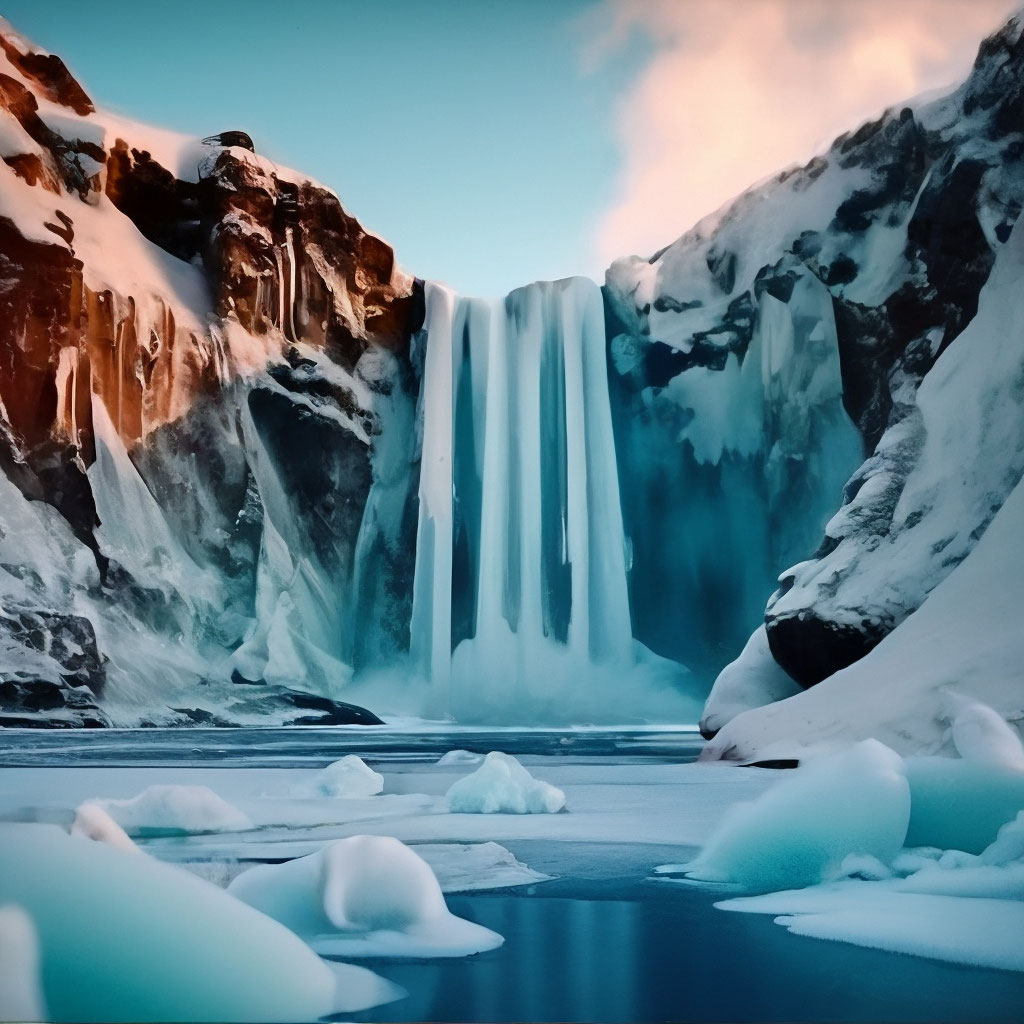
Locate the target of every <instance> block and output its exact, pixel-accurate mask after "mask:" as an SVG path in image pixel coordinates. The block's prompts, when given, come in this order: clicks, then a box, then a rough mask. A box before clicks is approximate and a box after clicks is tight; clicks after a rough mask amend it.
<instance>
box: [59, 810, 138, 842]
mask: <svg viewBox="0 0 1024 1024" xmlns="http://www.w3.org/2000/svg"><path fill="white" fill-rule="evenodd" d="M71 834H72V835H73V836H82V837H84V838H85V839H93V840H95V841H96V842H98V843H107V844H108V845H110V846H114V847H117V849H119V850H127V851H128V852H131V853H140V852H141V851H140V850H139V848H138V847H137V846H136V845H135V843H133V842H132V840H131V837H130V836H129V835H128V833H127V832H125V830H124V829H123V828H121V826H120V825H118V823H117V822H116V821H114V819H113V818H112V817H111V816H110V815H109V814H108V813H107V812H106V811H105V810H104V809H103V807H101V806H100V805H99V804H96V803H85V804H82V806H81V807H79V808H78V810H77V811H75V820H74V821H73V822H72V823H71Z"/></svg>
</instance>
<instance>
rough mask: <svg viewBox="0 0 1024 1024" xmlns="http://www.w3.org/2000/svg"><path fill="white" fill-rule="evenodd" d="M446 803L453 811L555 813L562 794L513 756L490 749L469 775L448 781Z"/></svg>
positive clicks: (559, 807) (562, 804)
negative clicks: (453, 781)
mask: <svg viewBox="0 0 1024 1024" xmlns="http://www.w3.org/2000/svg"><path fill="white" fill-rule="evenodd" d="M447 797H448V806H449V807H450V808H451V810H452V812H453V813H456V814H556V813H557V812H558V811H560V810H562V808H563V807H565V794H564V793H563V792H562V791H561V790H560V789H556V788H555V787H554V786H552V785H550V784H549V783H547V782H542V781H541V780H540V779H535V778H534V777H533V776H532V775H531V774H530V773H529V772H528V771H527V770H526V769H525V768H524V767H523V766H522V765H521V764H520V763H519V762H518V761H517V760H516V759H515V758H514V757H512V756H510V755H509V754H502V753H501V752H500V751H497V750H492V751H491V752H490V753H489V754H488V755H487V757H485V758H484V763H483V764H482V765H481V766H480V767H479V768H478V769H477V770H476V771H475V772H473V774H472V775H467V776H466V777H465V778H462V779H459V780H458V782H455V783H453V784H452V786H451V788H450V789H449V790H448V793H447Z"/></svg>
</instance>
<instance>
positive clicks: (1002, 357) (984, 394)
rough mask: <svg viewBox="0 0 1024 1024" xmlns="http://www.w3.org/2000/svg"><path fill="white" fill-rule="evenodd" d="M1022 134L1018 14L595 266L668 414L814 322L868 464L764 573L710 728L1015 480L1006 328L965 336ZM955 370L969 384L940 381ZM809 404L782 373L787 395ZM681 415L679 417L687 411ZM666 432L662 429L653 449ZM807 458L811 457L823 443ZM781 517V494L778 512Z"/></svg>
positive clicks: (631, 381) (802, 664) (1020, 420)
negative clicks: (669, 240)
mask: <svg viewBox="0 0 1024 1024" xmlns="http://www.w3.org/2000/svg"><path fill="white" fill-rule="evenodd" d="M1022 131H1024V40H1022V16H1021V15H1018V16H1017V17H1015V18H1014V19H1011V20H1010V21H1009V22H1008V24H1007V25H1006V26H1004V28H1003V29H1002V30H1000V31H999V32H997V33H996V34H995V35H993V36H992V37H991V38H989V39H987V40H986V41H985V42H984V43H983V44H982V46H981V49H980V51H979V54H978V58H977V61H976V63H975V66H974V69H973V71H972V73H971V75H970V77H969V78H968V80H967V81H966V83H965V84H964V85H963V86H962V87H961V88H959V89H957V90H955V91H954V92H953V93H952V94H950V95H949V96H947V97H944V98H943V99H940V100H935V101H931V102H925V103H920V104H916V105H910V106H907V107H904V108H901V109H893V110H890V111H887V112H886V113H885V114H884V115H883V116H882V117H881V118H880V119H879V120H877V121H875V122H872V123H869V124H866V125H864V126H863V127H862V128H860V129H859V130H857V131H856V132H853V133H851V134H848V135H844V136H841V137H840V138H838V139H837V140H836V141H835V143H834V144H833V145H832V147H831V148H830V149H829V150H828V151H827V152H826V153H824V154H822V155H821V156H819V157H817V158H815V159H814V160H812V161H811V162H810V163H809V164H808V165H807V166H805V167H802V168H797V169H794V170H791V171H787V172H785V173H784V174H781V175H780V176H779V177H778V178H777V179H776V180H775V181H772V182H770V183H768V184H766V185H764V186H762V187H759V188H756V189H754V190H752V191H750V192H748V193H746V194H744V195H743V196H741V197H740V198H739V199H738V200H736V201H735V202H734V203H732V204H731V205H730V206H728V207H726V208H724V209H723V210H722V211H720V212H719V213H718V214H716V215H714V216H712V217H710V218H708V219H707V220H705V221H703V222H701V223H700V224H698V225H697V227H696V228H695V229H694V230H693V231H691V232H689V233H688V234H687V235H685V236H683V237H682V238H681V239H679V240H678V241H676V242H675V243H673V244H672V245H670V246H668V247H667V248H666V249H665V250H663V251H662V252H660V253H657V254H656V255H655V256H653V257H652V258H651V259H650V260H649V261H643V260H640V259H638V258H632V259H629V260H623V261H619V262H618V263H616V264H615V265H614V266H613V267H612V268H611V270H610V271H609V273H608V284H607V293H608V298H609V303H610V305H611V307H612V308H613V310H614V311H615V313H616V314H617V316H618V318H619V321H620V324H621V329H622V334H621V335H620V337H619V338H617V339H616V340H615V341H614V342H613V356H614V352H615V349H616V348H618V350H619V351H627V350H628V351H630V352H631V356H630V359H629V360H628V367H627V372H626V373H624V374H623V375H622V376H623V378H624V381H625V383H626V384H627V386H629V387H631V388H632V389H633V390H634V392H636V393H639V394H640V395H641V396H644V403H645V404H646V406H647V408H648V409H651V410H654V412H655V415H657V416H660V418H661V419H663V420H668V421H669V422H670V423H674V422H676V421H677V419H678V417H677V414H676V410H675V409H674V406H678V405H679V404H680V403H679V402H678V397H679V395H681V394H683V390H684V389H683V387H682V385H681V384H680V382H681V381H685V380H686V379H687V378H688V377H690V376H694V375H697V374H704V375H705V380H706V381H714V382H715V384H712V385H711V386H717V388H718V390H719V391H723V392H724V391H725V390H727V389H726V388H725V386H724V383H723V382H722V378H723V374H724V373H725V372H726V371H727V369H728V367H729V366H730V365H732V363H731V361H732V360H733V359H736V360H737V361H741V360H742V361H745V360H746V359H749V358H750V351H751V347H750V346H751V343H752V340H753V339H754V338H755V337H756V336H757V334H758V333H759V332H760V333H762V334H763V333H764V325H765V324H766V323H768V322H769V320H770V318H771V317H778V316H780V315H782V310H785V311H786V313H785V316H786V317H788V318H789V319H790V320H791V322H792V324H793V325H794V329H795V334H793V337H794V338H795V344H796V350H797V351H799V350H800V349H801V348H803V349H804V350H806V346H807V344H808V341H809V339H810V338H811V337H812V335H811V334H806V335H805V337H804V340H801V338H800V332H799V329H798V328H797V327H796V325H798V324H799V323H801V322H804V323H807V322H811V323H812V324H816V325H817V326H816V327H815V328H814V330H817V331H818V332H819V336H821V335H822V334H823V335H824V336H825V337H826V338H827V339H828V343H829V345H830V346H831V347H834V349H835V351H836V352H837V353H838V361H839V368H840V371H841V381H842V386H841V394H842V403H843V406H844V407H845V410H846V413H847V414H848V416H849V418H850V420H851V421H852V422H853V423H854V424H855V425H856V427H857V430H858V433H859V435H860V438H861V441H862V444H863V451H864V453H865V454H866V456H867V458H866V461H863V462H862V464H861V465H860V468H859V469H856V470H855V471H853V472H852V475H851V476H850V478H849V480H848V481H847V482H846V484H845V486H844V487H843V489H842V493H841V494H840V493H839V492H838V491H837V492H836V494H835V499H834V505H838V504H840V499H841V508H840V510H839V512H838V513H836V514H835V515H833V516H832V517H831V518H830V519H829V520H828V522H827V525H824V520H822V523H823V525H824V531H823V532H824V538H823V540H822V541H821V543H820V545H819V546H818V549H817V551H814V552H813V554H812V552H811V550H810V549H805V551H804V552H803V553H802V554H800V553H795V554H796V556H797V557H802V558H804V559H806V560H804V561H801V562H799V563H798V564H796V565H795V566H794V567H793V568H791V569H789V570H787V571H785V572H784V573H783V574H782V576H781V578H780V586H779V589H778V590H777V591H776V592H775V593H774V594H773V595H772V596H771V597H770V598H769V600H768V606H767V611H766V613H765V616H764V620H763V623H764V630H765V632H763V633H761V638H762V639H761V641H758V638H757V636H756V635H755V637H754V638H753V639H752V641H751V643H750V645H749V646H748V648H747V650H746V651H745V652H744V656H743V657H742V658H741V659H740V661H738V662H737V663H736V664H735V665H733V666H730V667H729V668H728V669H726V671H725V672H724V673H723V674H722V676H721V677H720V678H719V681H718V683H717V684H716V688H715V692H714V693H713V694H712V697H711V700H710V702H709V705H708V709H707V714H706V718H705V723H704V724H705V729H706V731H707V732H708V733H714V732H715V731H717V729H719V728H720V727H721V726H722V725H723V724H724V723H725V722H726V721H727V720H728V719H729V718H730V717H731V716H732V715H734V714H736V713H737V712H738V711H741V710H743V708H744V707H750V706H753V705H756V704H760V703H764V702H765V701H767V700H771V699H776V698H777V697H779V696H786V695H787V691H786V688H785V687H783V688H782V689H781V691H780V689H779V687H778V686H777V683H778V667H777V666H781V667H782V669H784V670H785V672H786V673H787V674H788V676H789V677H790V678H791V679H792V680H794V681H795V682H796V683H797V684H799V686H800V687H805V688H806V687H810V686H813V685H815V684H817V683H819V682H820V681H822V680H823V679H825V678H827V677H829V676H831V675H833V673H835V672H837V671H838V670H840V669H843V668H845V667H846V666H848V665H851V664H852V663H854V662H856V661H858V660H859V659H860V658H862V657H863V656H864V655H865V654H867V652H869V651H870V650H871V649H872V648H873V647H874V646H875V645H876V644H878V643H879V641H880V640H882V638H883V637H885V636H887V635H888V634H889V633H890V632H891V631H893V630H894V629H895V628H896V627H897V626H898V625H899V624H900V623H901V622H902V621H903V620H904V619H905V618H906V617H907V616H908V615H909V614H910V613H911V612H913V611H914V610H915V609H916V608H917V607H918V606H919V605H920V604H921V603H922V601H923V600H924V599H925V597H926V595H927V594H928V593H929V592H930V591H931V590H932V589H934V588H935V587H936V586H937V585H938V584H939V583H940V582H941V581H942V580H943V579H944V578H945V577H946V576H947V575H948V574H949V573H950V572H951V571H952V570H953V569H954V568H955V567H956V566H957V565H958V564H959V563H960V562H961V561H963V559H964V558H966V557H967V556H968V555H969V553H970V551H971V550H972V548H973V546H974V545H975V543H976V542H977V541H978V539H979V538H980V536H981V535H982V534H983V532H984V531H985V529H986V527H987V526H988V523H989V522H990V521H991V519H992V517H993V516H994V515H995V514H996V512H997V511H998V510H999V508H1000V506H1001V505H1002V503H1003V501H1004V500H1005V499H1006V497H1007V495H1008V494H1009V493H1010V491H1011V490H1012V489H1013V487H1014V486H1015V485H1016V483H1017V482H1018V480H1019V479H1020V478H1021V475H1022V472H1024V455H1022V452H1024V405H1022V402H1021V397H1022V395H1021V391H1020V387H1019V381H1020V380H1021V375H1022V373H1024V338H1022V337H1021V334H1020V327H1019V324H1020V320H1016V321H1014V319H1013V317H1009V318H1008V321H1009V323H1014V322H1016V326H1015V327H1011V328H1010V331H1011V337H1009V338H1004V339H989V340H988V341H985V340H980V335H981V333H982V332H981V328H980V327H979V329H977V330H975V331H974V332H973V333H972V332H970V331H967V328H968V325H970V324H971V323H972V322H973V321H974V320H975V317H976V314H977V312H978V308H979V296H980V295H981V294H982V291H983V289H984V287H985V286H986V284H987V282H988V281H989V280H990V275H991V273H992V269H993V266H994V264H995V262H996V261H997V259H998V258H999V254H1000V252H1001V251H1002V250H1003V249H1004V248H1005V247H1006V246H1007V245H1008V243H1009V239H1010V236H1011V232H1012V229H1013V226H1014V224H1015V222H1016V221H1017V219H1018V217H1019V216H1020V212H1021V207H1022V203H1024V137H1022ZM993 301H995V300H993ZM998 301H999V302H1002V303H1005V302H1010V301H1012V296H1011V295H1006V296H1003V297H1001V298H1000V299H999V300H998ZM822 303H824V306H825V307H826V308H825V309H824V310H823V307H822ZM992 319H993V321H994V319H995V316H994V314H993V317H992ZM961 339H963V340H961ZM997 343H1000V344H997ZM992 344H997V348H998V353H997V352H995V351H990V347H991V345H992ZM966 345H970V346H971V347H972V353H973V354H972V353H968V352H967V351H966V349H964V348H963V346H966ZM958 346H960V348H958ZM954 368H955V374H954ZM954 375H955V376H956V377H958V378H959V379H960V380H961V382H962V381H963V380H965V379H966V378H968V377H970V380H971V383H970V384H969V385H967V384H962V386H959V387H953V386H952V384H951V377H952V376H954ZM706 386H707V385H706ZM813 395H814V389H813V388H810V387H808V386H805V385H799V386H797V387H796V388H794V389H790V390H788V392H787V394H786V397H785V403H784V407H791V406H792V405H793V404H794V403H800V402H802V401H805V400H806V398H807V397H808V396H812V397H813ZM688 401H689V400H688ZM683 409H684V412H685V411H686V410H687V409H689V410H690V413H689V415H690V417H691V419H692V418H693V410H695V409H697V406H696V405H695V404H694V403H693V402H692V401H689V404H688V405H687V404H686V403H685V402H684V403H683ZM718 409H719V412H720V414H721V415H722V416H723V417H724V418H725V419H726V420H728V421H729V422H730V423H735V421H736V419H737V417H738V416H740V415H741V411H740V410H739V409H735V408H732V407H730V406H729V405H728V402H727V399H726V398H722V399H721V400H720V402H719V404H718ZM666 410H668V412H666ZM673 415H676V420H673ZM696 423H697V426H698V427H699V426H700V419H699V413H698V418H697V420H696ZM673 429H676V428H675V427H674V426H673ZM688 434H689V436H688ZM692 435H693V428H687V430H686V431H684V433H683V434H682V435H681V439H682V445H681V446H680V448H681V451H680V452H679V455H678V460H679V462H680V463H685V462H686V460H687V459H689V458H691V457H692V454H693V452H695V451H697V443H696V442H695V441H694V439H693V436H692ZM677 436H680V435H677ZM769 438H770V435H769ZM780 439H781V441H782V449H781V452H782V454H783V455H784V456H785V457H786V458H790V459H794V458H795V459H800V458H801V457H804V458H806V457H807V456H808V455H810V456H812V457H813V456H814V452H815V448H814V446H813V444H812V446H811V447H810V449H809V448H808V445H807V442H806V438H805V439H803V440H801V442H800V443H799V444H791V443H787V442H786V434H785V432H783V434H781V435H780ZM671 444H672V439H671V438H669V437H666V436H665V433H664V432H663V433H662V440H661V445H660V446H661V448H662V449H664V448H665V446H666V445H669V446H671ZM818 450H819V451H820V452H821V455H822V456H823V457H826V456H827V453H828V452H830V451H834V450H835V439H834V438H824V439H823V440H822V442H821V444H820V446H819V449H818ZM856 461H860V459H858V460H856ZM854 465H855V463H850V464H849V465H848V469H850V470H853V467H854ZM834 505H833V507H834ZM799 510H800V503H799V502H792V501H790V502H787V503H786V504H785V506H784V508H783V517H786V516H792V515H794V514H799ZM790 553H791V554H794V552H792V550H791V552H790ZM808 556H809V557H808ZM783 564H785V563H778V567H779V568H781V566H782V565H783ZM714 597H715V595H710V598H711V600H714ZM772 659H774V663H775V664H772ZM1009 710H1013V709H1009ZM1018 710H1019V709H1018Z"/></svg>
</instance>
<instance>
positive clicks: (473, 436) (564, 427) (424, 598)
mask: <svg viewBox="0 0 1024 1024" xmlns="http://www.w3.org/2000/svg"><path fill="white" fill-rule="evenodd" d="M426 307H427V320H426V328H425V329H426V341H427V344H426V353H425V360H424V369H423V394H422V399H421V410H422V429H423V434H422V459H421V465H420V485H419V497H420V514H419V515H420V517H419V529H418V537H417V557H416V579H415V586H414V596H413V613H412V623H411V655H412V659H413V662H414V664H415V665H416V666H417V668H418V670H419V672H420V673H421V674H423V675H424V676H426V677H427V678H429V680H430V681H431V685H432V688H433V694H434V700H433V705H434V706H433V708H432V709H431V710H432V711H434V712H443V711H446V710H450V712H451V713H452V714H453V715H454V716H455V717H456V718H458V719H459V720H463V721H466V720H480V719H487V718H492V719H497V718H499V717H500V719H501V720H503V721H520V722H521V721H524V720H527V721H547V722H550V721H559V720H567V719H569V720H571V719H573V718H577V719H578V718H579V717H580V716H582V717H583V718H587V717H595V716H596V717H602V716H608V715H612V716H613V717H616V718H618V720H623V719H624V718H628V717H631V716H630V714H629V713H628V712H626V713H623V710H622V706H623V696H624V694H626V693H628V694H629V699H630V700H634V699H637V698H638V693H637V690H638V689H646V688H651V689H656V690H658V691H660V698H659V697H652V698H651V699H652V700H653V702H654V703H655V704H658V703H663V702H665V701H667V702H668V703H669V704H674V705H675V708H674V711H675V712H676V713H680V712H682V711H683V710H684V709H683V707H682V704H683V703H686V704H689V703H691V701H683V699H682V698H680V697H679V696H678V693H677V692H676V691H675V690H674V689H673V688H672V687H671V685H667V684H668V683H669V682H670V680H674V681H676V682H678V680H679V679H680V677H683V678H685V677H686V675H687V672H686V670H685V669H683V668H682V667H681V666H678V665H674V664H671V663H667V662H663V660H662V659H658V658H655V657H654V656H653V655H651V654H650V652H647V651H645V650H644V649H643V648H641V647H639V645H637V644H636V643H635V642H634V641H633V633H632V628H631V622H630V612H629V598H628V588H627V568H628V566H627V555H626V548H627V544H626V540H625V536H624V533H623V526H622V513H621V509H620V503H619V484H618V470H617V465H616V458H615V443H614V438H613V434H612V418H611V409H610V404H609V395H608V375H607V356H606V337H605V326H604V311H603V302H602V297H601V292H600V289H599V288H598V287H597V285H596V284H594V283H593V282H592V281H589V280H586V279H583V278H570V279H567V280H564V281H555V282H540V283H536V284H531V285H528V286H526V287H524V288H520V289H517V290H516V291H514V292H512V293H511V294H510V295H509V296H508V297H507V298H506V299H504V300H503V301H488V300H482V299H462V298H456V297H455V296H454V295H453V294H452V293H451V292H449V291H447V290H446V289H444V288H442V287H440V286H438V285H433V284H429V285H428V286H427V295H426ZM626 677H630V678H629V681H628V683H627V682H626ZM611 707H615V708H617V709H618V710H617V712H610V711H609V709H610V708H611Z"/></svg>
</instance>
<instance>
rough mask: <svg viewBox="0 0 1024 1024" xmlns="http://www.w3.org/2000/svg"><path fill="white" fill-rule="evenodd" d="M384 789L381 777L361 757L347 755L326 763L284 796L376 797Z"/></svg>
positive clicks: (304, 797) (312, 797) (310, 797)
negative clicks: (326, 764)
mask: <svg viewBox="0 0 1024 1024" xmlns="http://www.w3.org/2000/svg"><path fill="white" fill-rule="evenodd" d="M383 789H384V776H383V775H381V774H380V773H379V772H375V771H374V770H373V769H372V768H371V767H370V766H369V765H368V764H367V763H366V762H365V761H364V760H363V759H362V758H361V757H359V756H357V755H356V754H348V755H347V756H345V757H343V758H342V759H341V760H340V761H335V762H334V763H333V764H329V765H328V766H327V767H326V768H324V769H323V770H321V771H320V772H318V773H317V774H316V775H314V776H313V777H312V778H309V779H303V780H302V781H301V782H297V783H295V785H293V786H291V787H290V788H289V790H288V796H290V797H293V798H298V799H334V798H338V797H346V798H349V799H353V798H355V799H358V798H360V797H370V796H376V795H377V794H378V793H380V792H381V791H382V790H383Z"/></svg>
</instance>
